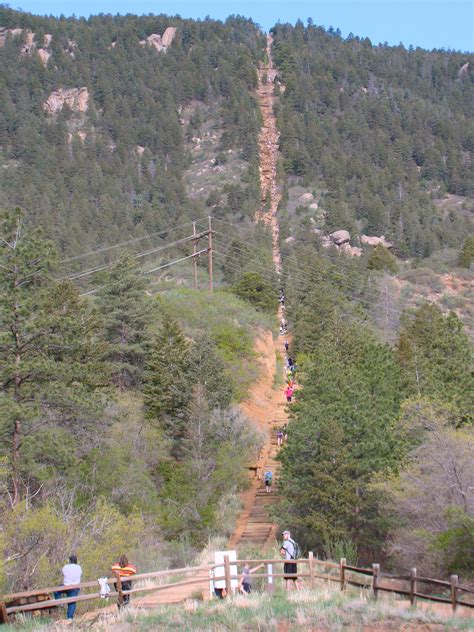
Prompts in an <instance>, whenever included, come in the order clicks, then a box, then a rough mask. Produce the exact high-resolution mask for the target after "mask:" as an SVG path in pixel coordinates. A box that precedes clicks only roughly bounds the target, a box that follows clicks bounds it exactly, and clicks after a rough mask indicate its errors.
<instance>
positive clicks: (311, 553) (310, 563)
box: [308, 551, 314, 588]
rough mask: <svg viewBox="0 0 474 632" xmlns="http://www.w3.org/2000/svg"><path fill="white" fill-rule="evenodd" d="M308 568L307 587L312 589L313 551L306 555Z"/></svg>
mask: <svg viewBox="0 0 474 632" xmlns="http://www.w3.org/2000/svg"><path fill="white" fill-rule="evenodd" d="M308 566H309V585H310V586H311V588H314V556H313V551H310V552H309V553H308Z"/></svg>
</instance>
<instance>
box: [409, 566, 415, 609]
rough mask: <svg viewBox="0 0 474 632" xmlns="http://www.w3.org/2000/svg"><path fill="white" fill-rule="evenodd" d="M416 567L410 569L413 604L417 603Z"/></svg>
mask: <svg viewBox="0 0 474 632" xmlns="http://www.w3.org/2000/svg"><path fill="white" fill-rule="evenodd" d="M415 593H416V568H412V569H411V570H410V603H411V605H412V606H414V605H415V604H416V596H415Z"/></svg>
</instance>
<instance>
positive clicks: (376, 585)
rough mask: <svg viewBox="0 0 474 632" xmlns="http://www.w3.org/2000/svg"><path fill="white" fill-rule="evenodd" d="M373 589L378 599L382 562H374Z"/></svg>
mask: <svg viewBox="0 0 474 632" xmlns="http://www.w3.org/2000/svg"><path fill="white" fill-rule="evenodd" d="M372 572H373V577H372V590H373V591H374V599H377V598H378V596H379V573H380V564H372Z"/></svg>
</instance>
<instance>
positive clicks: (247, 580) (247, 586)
mask: <svg viewBox="0 0 474 632" xmlns="http://www.w3.org/2000/svg"><path fill="white" fill-rule="evenodd" d="M281 535H282V536H283V542H282V543H281V546H280V556H281V557H282V558H283V559H284V560H285V562H284V564H283V579H284V580H285V587H286V589H287V590H291V589H293V588H294V589H295V590H299V588H300V585H299V583H298V575H297V573H298V565H297V563H296V560H297V559H298V558H299V556H300V549H299V546H298V544H297V543H296V542H295V541H294V540H293V539H292V537H291V533H290V531H288V530H287V529H286V530H285V531H283V533H282V534H281ZM261 568H265V564H259V565H258V566H254V567H253V568H250V566H249V564H245V565H244V566H243V568H242V571H241V574H240V579H239V585H238V587H237V590H238V591H239V593H241V594H242V595H249V594H250V593H251V592H252V575H253V573H256V572H257V571H258V570H260V569H261ZM214 593H215V595H216V596H217V597H219V599H224V597H227V592H226V590H225V588H215V589H214Z"/></svg>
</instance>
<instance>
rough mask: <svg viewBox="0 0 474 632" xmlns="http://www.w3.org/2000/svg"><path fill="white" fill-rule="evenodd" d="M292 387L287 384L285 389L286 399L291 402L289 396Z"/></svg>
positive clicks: (290, 396) (291, 394)
mask: <svg viewBox="0 0 474 632" xmlns="http://www.w3.org/2000/svg"><path fill="white" fill-rule="evenodd" d="M293 393H294V389H293V387H292V386H290V385H288V386H287V387H286V389H285V395H286V401H287V402H288V403H291V398H292V397H293Z"/></svg>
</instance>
